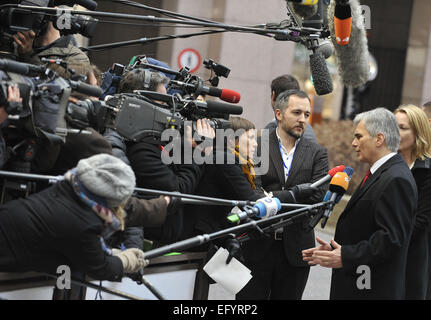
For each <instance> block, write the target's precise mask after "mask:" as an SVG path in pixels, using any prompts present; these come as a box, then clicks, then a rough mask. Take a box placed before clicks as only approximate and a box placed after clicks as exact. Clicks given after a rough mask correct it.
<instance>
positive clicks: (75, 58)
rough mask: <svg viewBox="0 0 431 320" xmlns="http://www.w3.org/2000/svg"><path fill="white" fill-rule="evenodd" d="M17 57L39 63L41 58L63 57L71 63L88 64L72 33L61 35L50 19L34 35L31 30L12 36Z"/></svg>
mask: <svg viewBox="0 0 431 320" xmlns="http://www.w3.org/2000/svg"><path fill="white" fill-rule="evenodd" d="M13 37H14V40H15V43H16V48H17V53H18V55H19V59H20V60H22V61H24V62H27V63H32V64H39V65H40V64H41V58H49V59H63V60H65V61H66V62H68V63H73V64H88V65H89V64H90V60H89V58H88V56H87V55H86V54H85V53H84V52H83V51H82V50H81V49H79V48H78V47H77V46H76V40H75V38H74V37H73V35H67V36H61V34H60V31H59V30H57V29H56V28H54V25H53V23H52V21H49V22H47V23H46V24H45V26H44V27H43V29H42V30H41V34H40V35H39V36H37V37H36V33H35V32H34V31H33V30H30V31H27V32H17V33H16V34H15V35H14V36H13Z"/></svg>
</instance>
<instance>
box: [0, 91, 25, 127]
mask: <svg viewBox="0 0 431 320" xmlns="http://www.w3.org/2000/svg"><path fill="white" fill-rule="evenodd" d="M7 101H8V102H10V103H17V104H20V103H22V98H21V96H20V94H19V88H18V85H17V84H15V85H14V86H8V88H7ZM5 107H6V106H1V107H0V123H2V122H3V121H5V120H6V119H7V117H8V115H9V114H8V113H7V112H6V110H5ZM19 107H21V108H22V105H21V106H17V108H19Z"/></svg>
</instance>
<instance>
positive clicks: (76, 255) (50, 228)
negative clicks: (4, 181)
mask: <svg viewBox="0 0 431 320" xmlns="http://www.w3.org/2000/svg"><path fill="white" fill-rule="evenodd" d="M103 229H104V221H103V220H102V219H101V218H99V217H98V216H97V215H96V213H94V212H93V211H92V209H91V208H90V207H88V206H87V205H85V204H84V203H83V202H82V201H81V200H80V199H79V198H78V197H77V196H76V195H75V193H74V191H73V189H72V187H71V185H70V184H69V182H67V181H63V182H59V183H57V184H56V185H54V186H52V187H50V188H48V189H45V190H44V191H42V192H39V193H35V194H33V195H31V196H29V197H28V198H26V199H18V200H13V201H10V202H8V203H7V204H5V205H3V206H1V207H0V271H1V272H26V271H39V272H48V273H53V274H55V273H56V270H57V268H58V266H60V265H67V266H69V267H70V268H71V270H72V271H73V270H77V271H82V272H85V273H86V274H88V275H89V276H90V277H92V278H94V279H100V280H110V281H120V280H121V277H122V275H123V265H122V263H121V260H120V259H119V258H117V257H113V256H109V255H107V254H105V252H104V251H102V246H101V241H100V238H99V235H101V234H102V231H103Z"/></svg>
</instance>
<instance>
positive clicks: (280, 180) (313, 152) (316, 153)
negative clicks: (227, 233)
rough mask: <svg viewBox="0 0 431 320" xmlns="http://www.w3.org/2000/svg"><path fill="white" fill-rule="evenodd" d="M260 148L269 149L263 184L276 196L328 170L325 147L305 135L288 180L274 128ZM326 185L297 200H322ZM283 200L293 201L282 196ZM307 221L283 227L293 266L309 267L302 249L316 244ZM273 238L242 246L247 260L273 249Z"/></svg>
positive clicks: (287, 254) (285, 244) (319, 176)
mask: <svg viewBox="0 0 431 320" xmlns="http://www.w3.org/2000/svg"><path fill="white" fill-rule="evenodd" d="M260 147H261V148H262V149H261V150H262V151H261V152H262V154H263V153H264V152H269V169H268V172H267V173H266V174H265V175H262V176H261V184H262V187H263V188H264V189H265V190H266V191H272V192H273V193H274V196H275V197H278V196H279V194H280V193H283V192H284V191H285V190H288V189H289V188H291V187H293V186H295V185H298V184H301V183H312V182H315V181H317V180H319V179H320V178H322V177H324V176H325V175H326V174H327V172H328V170H329V162H328V153H327V151H326V149H325V148H323V147H322V146H320V145H318V144H316V143H313V142H311V141H309V140H307V139H306V138H301V140H300V141H299V142H298V145H297V147H296V150H295V153H294V156H293V161H292V166H291V170H290V174H289V177H288V179H287V180H286V181H285V180H284V179H285V175H284V168H283V162H282V158H281V153H280V149H279V145H278V140H277V135H276V131H275V130H273V131H271V133H270V134H269V145H265V143H263V142H260ZM325 187H326V186H322V187H320V188H319V192H317V193H316V194H314V195H313V196H312V197H310V198H309V199H298V200H299V201H298V202H300V203H306V204H312V203H317V202H320V201H322V200H323V197H324V194H325ZM280 200H281V201H282V202H291V201H286V200H287V199H283V198H282V197H281V198H280ZM308 222H309V219H303V221H301V222H298V223H294V224H292V225H289V226H287V227H284V228H283V244H284V251H285V253H286V257H287V260H288V261H289V263H290V264H292V265H294V266H308V264H307V263H306V262H304V261H303V260H302V250H304V249H308V248H311V247H314V246H315V241H314V231H313V230H307V229H306V228H307V227H308ZM272 241H273V240H271V239H257V240H252V241H249V243H246V244H245V245H244V246H243V248H244V252H245V255H246V256H247V259H249V260H260V259H261V258H262V256H263V255H264V254H265V252H266V251H267V250H269V249H270V247H271V245H272Z"/></svg>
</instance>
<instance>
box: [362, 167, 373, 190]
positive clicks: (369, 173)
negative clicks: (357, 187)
mask: <svg viewBox="0 0 431 320" xmlns="http://www.w3.org/2000/svg"><path fill="white" fill-rule="evenodd" d="M369 176H371V171H370V170H368V171H367V174H366V175H365V178H364V181H362V184H361V188H362V187H363V186H364V184H365V181H367V179H368V177H369Z"/></svg>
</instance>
